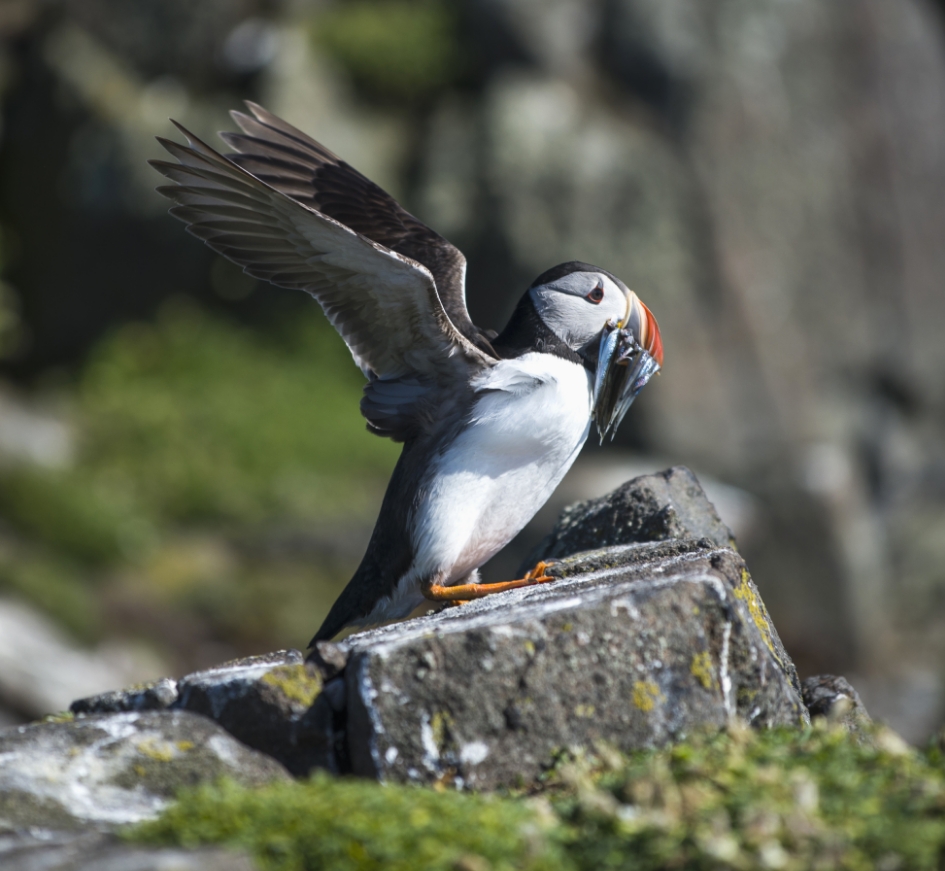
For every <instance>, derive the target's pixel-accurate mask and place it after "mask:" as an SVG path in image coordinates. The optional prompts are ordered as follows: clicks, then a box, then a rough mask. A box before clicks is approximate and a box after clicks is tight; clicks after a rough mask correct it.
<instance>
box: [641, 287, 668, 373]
mask: <svg viewBox="0 0 945 871" xmlns="http://www.w3.org/2000/svg"><path fill="white" fill-rule="evenodd" d="M638 301H639V299H638ZM639 302H640V306H641V307H642V308H643V314H644V315H645V317H643V318H642V323H641V324H640V326H641V328H642V329H641V332H642V333H643V335H642V336H640V344H641V345H643V347H644V348H646V350H647V353H648V354H649V355H650V356H651V357H652V358H653V359H654V360H656V362H657V363H659V365H660V368H661V369H662V368H663V337H662V336H661V335H660V325H659V324H658V323H657V322H656V318H655V317H653V312H651V311H650V310H649V309H648V308H647V307H646V306H645V305H643V302H642V301H639Z"/></svg>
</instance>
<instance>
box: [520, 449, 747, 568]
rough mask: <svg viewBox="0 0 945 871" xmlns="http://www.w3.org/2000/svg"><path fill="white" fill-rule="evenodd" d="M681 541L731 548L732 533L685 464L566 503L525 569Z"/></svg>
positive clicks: (733, 541)
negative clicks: (598, 552) (566, 558)
mask: <svg viewBox="0 0 945 871" xmlns="http://www.w3.org/2000/svg"><path fill="white" fill-rule="evenodd" d="M683 538H694V539H698V538H705V539H708V540H709V541H711V542H712V544H714V545H715V546H717V547H734V546H735V539H734V537H733V536H732V532H731V530H730V529H729V528H728V527H727V526H726V525H725V524H724V523H723V522H722V520H721V518H719V515H718V513H717V512H716V510H715V507H714V506H713V505H712V503H711V502H709V500H708V499H707V498H706V495H705V491H704V490H703V489H702V487H701V486H700V485H699V481H698V479H697V478H696V476H695V475H693V474H692V472H690V471H689V469H687V468H686V467H685V466H675V467H673V468H671V469H667V470H666V471H664V472H657V473H655V474H652V475H641V476H640V477H638V478H633V479H631V480H630V481H627V482H626V483H625V484H623V485H622V486H621V487H618V488H617V489H616V490H614V491H613V492H611V493H608V494H607V495H606V496H602V497H601V498H600V499H590V500H588V501H587V502H578V503H577V504H575V505H569V506H568V507H567V508H565V509H564V511H562V512H561V516H560V517H559V518H558V522H557V523H556V524H555V527H554V529H553V530H552V531H551V533H550V534H549V535H548V536H547V537H546V538H545V539H544V541H542V542H541V544H540V545H538V547H537V548H536V549H535V550H534V551H533V552H532V554H530V556H529V559H528V560H526V565H524V566H523V569H524V570H525V571H527V570H528V569H530V568H531V567H532V566H533V565H534V564H535V563H536V562H538V561H539V560H551V559H559V558H560V557H563V556H568V555H570V554H573V553H578V552H580V551H585V550H599V549H601V548H605V547H611V546H614V545H621V544H635V543H639V542H646V541H667V540H670V539H683Z"/></svg>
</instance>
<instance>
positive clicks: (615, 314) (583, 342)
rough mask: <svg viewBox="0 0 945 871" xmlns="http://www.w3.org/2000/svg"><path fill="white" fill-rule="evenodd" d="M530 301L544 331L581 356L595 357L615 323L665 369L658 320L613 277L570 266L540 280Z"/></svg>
mask: <svg viewBox="0 0 945 871" xmlns="http://www.w3.org/2000/svg"><path fill="white" fill-rule="evenodd" d="M528 295H529V297H531V300H532V303H533V304H534V306H535V310H536V311H537V312H538V316H539V317H540V318H541V319H542V321H543V322H544V324H545V326H547V327H548V329H550V330H551V331H552V332H553V333H554V334H555V335H556V336H557V337H558V338H559V339H561V340H562V341H563V342H566V343H567V344H568V346H569V347H570V348H572V349H573V350H574V351H576V352H578V353H579V354H582V355H587V354H588V353H592V352H593V349H594V348H596V346H597V344H598V342H599V340H600V337H601V335H602V334H603V332H604V327H605V326H606V325H607V323H608V322H611V323H615V324H617V326H620V327H624V328H625V329H628V330H630V331H631V332H632V333H633V335H634V336H635V337H636V340H637V341H638V342H639V343H640V345H641V346H642V347H644V348H645V349H646V350H647V351H648V352H649V354H650V356H651V357H653V359H654V360H656V362H657V363H659V365H660V366H662V365H663V340H662V339H661V338H660V328H659V326H658V325H657V323H656V318H654V317H653V315H652V314H651V312H650V310H649V309H648V308H647V307H646V306H645V305H644V304H643V303H642V302H640V298H639V297H638V296H637V295H636V294H635V293H634V292H633V291H632V290H630V288H629V287H627V285H625V284H624V283H623V282H622V281H621V280H620V279H619V278H617V277H616V276H615V275H611V274H610V273H609V272H607V271H605V270H603V269H600V268H598V267H597V266H591V265H590V264H589V263H581V262H580V261H576V260H572V261H571V262H569V263H562V264H560V265H559V266H555V267H554V268H552V269H549V270H548V271H547V272H543V273H542V274H541V275H539V276H538V278H536V279H535V281H534V282H533V283H532V286H531V287H530V288H529V289H528Z"/></svg>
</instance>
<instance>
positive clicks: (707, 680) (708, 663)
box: [689, 650, 715, 690]
mask: <svg viewBox="0 0 945 871" xmlns="http://www.w3.org/2000/svg"><path fill="white" fill-rule="evenodd" d="M689 671H690V673H691V674H692V676H693V677H694V678H695V679H696V680H697V681H699V683H701V684H702V685H703V686H704V687H705V688H706V689H707V690H710V689H712V687H713V686H714V685H715V675H714V674H713V672H712V657H711V656H710V655H709V651H708V650H703V651H702V653H697V654H696V655H695V656H693V658H692V665H690V666H689Z"/></svg>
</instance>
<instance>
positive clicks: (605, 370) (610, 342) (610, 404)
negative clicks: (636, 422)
mask: <svg viewBox="0 0 945 871" xmlns="http://www.w3.org/2000/svg"><path fill="white" fill-rule="evenodd" d="M606 329H607V331H606V332H605V333H604V335H603V336H602V337H601V342H600V351H599V352H598V355H597V375H596V377H595V379H594V407H593V410H592V412H591V418H592V420H593V421H594V422H595V423H596V424H597V432H598V433H599V434H600V441H601V444H603V443H604V439H605V438H606V437H607V436H610V438H611V439H613V437H614V434H615V433H616V432H617V427H619V426H620V422H621V421H622V420H623V418H624V415H625V414H626V413H627V410H628V409H629V408H630V406H631V405H632V404H633V400H634V399H636V398H637V394H638V393H639V392H640V391H641V390H642V389H643V388H644V387H645V386H646V383H647V382H648V381H649V380H650V379H651V378H652V377H653V376H654V375H655V374H656V373H657V372H659V369H660V367H659V363H657V362H656V360H654V359H653V357H652V356H650V354H649V353H648V352H647V351H646V349H645V348H643V347H642V346H641V345H640V344H639V343H638V342H637V340H636V338H635V337H634V335H633V333H632V332H630V330H624V329H619V328H618V327H617V325H616V324H608V325H607V328H606Z"/></svg>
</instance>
